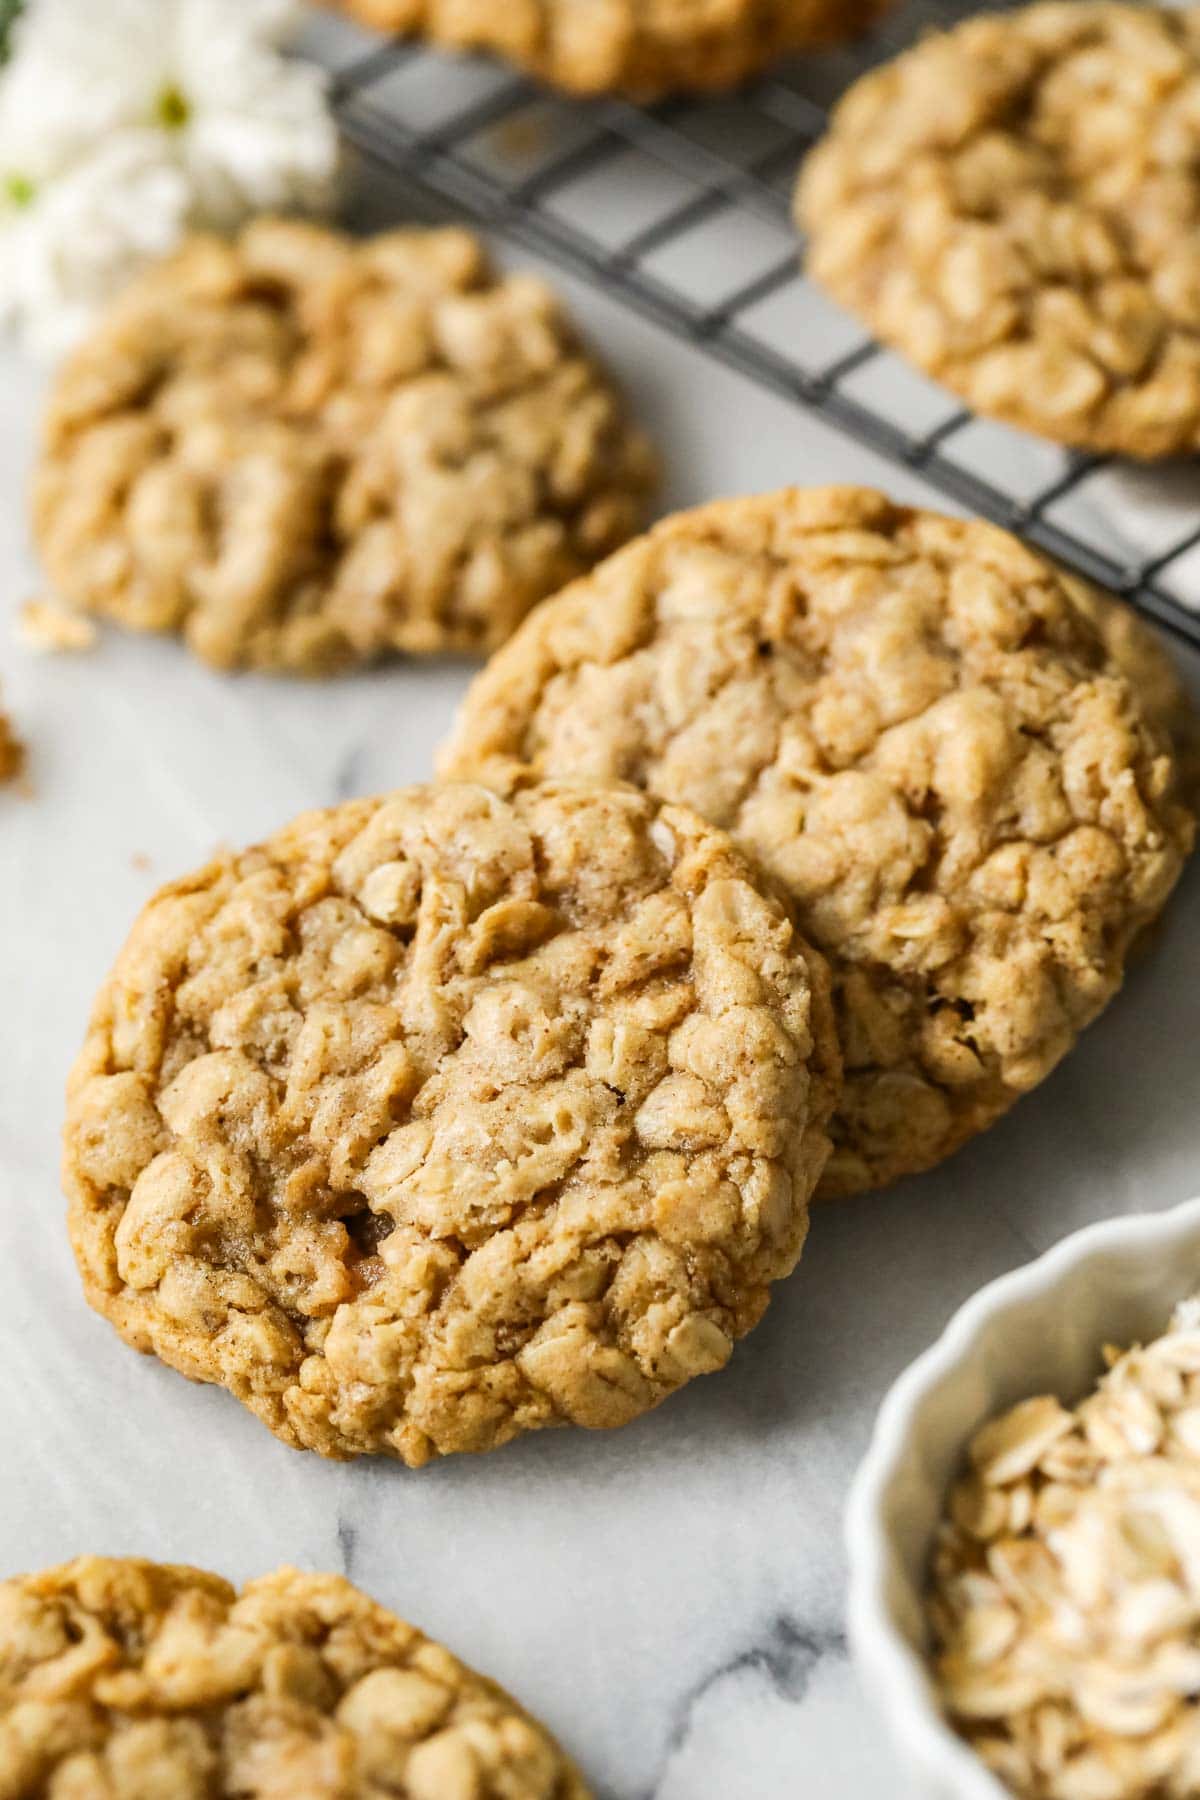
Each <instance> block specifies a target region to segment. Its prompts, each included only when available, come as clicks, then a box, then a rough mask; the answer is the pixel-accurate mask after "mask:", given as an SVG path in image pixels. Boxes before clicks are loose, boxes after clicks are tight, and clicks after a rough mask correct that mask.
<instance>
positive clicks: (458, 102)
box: [335, 0, 1200, 646]
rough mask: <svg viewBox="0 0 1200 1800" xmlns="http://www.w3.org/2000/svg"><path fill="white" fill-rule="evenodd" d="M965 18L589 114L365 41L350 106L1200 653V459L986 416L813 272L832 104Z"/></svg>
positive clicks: (608, 284) (479, 66) (504, 213)
mask: <svg viewBox="0 0 1200 1800" xmlns="http://www.w3.org/2000/svg"><path fill="white" fill-rule="evenodd" d="M497 4H498V5H503V4H504V0H497ZM964 10H970V9H969V8H964V7H963V6H962V4H961V3H960V4H957V5H954V4H951V3H950V0H910V4H907V5H905V6H902V7H901V8H900V9H899V10H898V11H897V12H896V13H894V14H893V15H892V16H891V19H890V20H889V22H888V23H887V24H886V25H885V26H884V28H882V29H881V30H880V31H878V32H877V33H876V34H875V35H874V37H873V38H871V39H870V40H869V41H868V42H867V43H866V44H865V45H860V46H857V47H855V48H853V49H852V50H849V51H840V52H834V53H829V54H825V55H822V56H816V57H809V58H804V59H801V60H800V61H798V62H797V63H795V64H793V65H790V66H788V67H787V68H786V69H785V70H783V71H780V72H777V73H773V74H772V75H770V76H769V77H768V78H766V79H765V80H763V81H761V82H759V83H757V84H756V85H754V86H753V87H752V88H750V89H748V90H747V91H745V92H744V93H742V94H739V95H736V96H733V97H723V98H720V99H716V100H706V101H697V100H672V101H668V102H665V103H663V104H660V105H657V106H653V107H650V108H646V109H642V108H638V107H635V106H632V105H628V104H626V103H624V102H622V101H617V100H600V101H595V102H587V103H582V102H579V101H571V100H567V99H565V98H560V97H557V96H553V95H551V94H549V93H547V92H546V91H544V90H542V89H539V88H537V87H535V86H534V85H532V84H531V83H529V82H527V81H525V80H523V79H520V78H517V77H514V76H513V75H512V73H511V71H507V70H505V69H504V68H503V67H501V66H499V65H496V64H493V63H489V62H485V61H475V60H471V59H452V58H445V57H440V56H437V55H434V54H432V53H431V52H429V51H427V50H424V49H421V48H419V47H418V46H416V45H414V44H412V43H401V42H383V43H381V44H380V45H379V47H378V48H371V47H370V46H369V45H368V44H366V43H365V42H364V43H362V44H358V45H357V53H356V54H354V55H352V56H351V57H350V59H349V60H348V61H346V60H345V59H344V58H343V59H342V61H341V66H340V67H338V69H337V73H336V81H335V94H336V100H337V107H338V113H339V117H340V119H341V123H342V126H343V129H344V131H345V133H346V135H347V137H348V138H349V139H350V140H351V141H352V143H354V144H355V145H356V147H357V148H358V149H359V150H360V151H361V152H362V153H363V154H364V155H365V156H366V157H368V158H369V159H371V160H372V161H374V162H376V163H378V164H380V165H382V166H384V167H386V168H387V169H389V170H390V171H392V172H394V173H396V174H399V175H402V176H403V177H404V179H405V180H407V181H409V182H411V183H412V184H414V186H416V187H417V188H419V189H421V190H424V191H425V192H426V193H427V194H430V195H432V196H434V197H435V198H436V199H437V200H439V201H441V202H447V201H448V202H450V203H451V204H452V205H453V207H454V208H455V210H456V211H457V212H459V213H461V214H464V215H466V216H468V217H470V218H472V219H474V220H476V221H478V222H479V223H481V224H483V225H484V226H486V227H489V228H491V229H494V230H497V231H499V232H501V233H504V234H506V235H507V236H509V237H511V238H513V239H515V240H517V241H519V242H520V243H522V244H524V245H525V246H526V247H528V248H530V249H533V250H535V251H538V252H540V253H542V254H544V255H546V256H548V257H549V258H551V259H552V260H555V261H557V262H558V263H559V264H561V265H563V266H565V267H567V268H569V269H570V270H572V271H573V272H574V273H576V274H578V275H581V276H583V277H584V278H585V279H587V280H589V281H591V282H592V283H594V284H596V285H597V286H599V287H601V288H603V289H605V290H607V291H609V292H611V293H613V294H614V295H616V296H618V297H619V298H621V299H623V300H624V301H626V302H627V303H628V304H629V305H630V306H632V307H634V308H636V309H637V310H639V311H640V312H642V313H643V314H646V315H648V316H649V317H651V318H652V319H654V320H656V321H658V322H659V323H660V324H661V325H663V326H664V327H666V328H667V329H668V330H671V331H673V332H675V333H677V334H679V335H680V336H682V337H684V338H687V339H689V340H690V341H692V342H693V343H695V344H698V345H700V346H702V347H703V348H704V349H705V350H706V351H708V352H709V353H710V354H711V355H713V356H714V357H717V358H719V359H720V360H721V361H723V362H725V363H728V364H730V365H732V366H733V367H734V368H736V369H739V370H741V371H742V372H743V373H744V374H746V375H748V376H750V377H752V378H753V379H754V380H756V381H758V382H760V383H762V384H764V385H765V386H766V387H768V388H771V389H773V390H774V391H776V392H777V393H779V394H782V395H784V396H785V397H787V398H789V399H791V400H794V401H796V402H798V403H800V404H802V405H804V406H807V407H811V408H813V409H814V410H816V411H817V412H819V413H820V414H822V415H823V416H824V417H826V418H827V419H829V420H830V421H832V422H833V423H834V424H835V425H838V426H841V427H842V428H843V429H845V430H846V431H848V432H849V433H851V434H852V435H853V436H855V437H857V438H859V439H861V440H862V441H863V442H864V443H867V444H869V445H870V446H871V447H872V448H873V449H875V450H877V451H880V452H882V453H883V454H884V455H886V456H889V457H891V458H892V459H893V460H894V461H897V462H900V463H902V464H905V465H907V466H908V467H910V468H913V469H918V470H920V472H921V473H922V474H923V475H924V476H926V477H927V478H928V479H929V480H930V481H931V482H932V483H934V484H935V485H936V486H938V487H940V488H941V489H942V490H943V491H945V492H946V493H947V494H950V495H952V496H953V497H955V498H956V499H957V500H958V501H960V502H961V503H962V504H963V505H965V506H967V507H969V508H970V509H971V510H972V511H974V512H976V513H979V514H981V515H983V516H985V517H988V518H991V519H993V520H995V521H996V522H997V523H998V524H1001V525H1006V526H1008V527H1010V528H1011V529H1014V530H1017V531H1019V532H1021V533H1022V534H1023V535H1024V536H1026V537H1028V538H1030V539H1031V540H1033V541H1035V542H1037V543H1038V544H1040V545H1041V546H1042V547H1043V548H1045V549H1046V550H1047V551H1049V552H1050V553H1051V554H1052V555H1054V556H1055V557H1057V558H1058V559H1059V560H1060V561H1062V562H1064V563H1066V564H1068V565H1069V566H1071V567H1073V568H1075V569H1077V570H1079V571H1080V572H1081V573H1082V574H1084V575H1087V576H1089V577H1091V578H1092V579H1093V580H1095V581H1098V582H1100V583H1102V584H1103V585H1104V586H1106V587H1108V588H1110V589H1112V590H1113V591H1115V592H1118V593H1121V594H1123V595H1125V596H1126V597H1127V598H1128V599H1130V600H1131V601H1132V602H1133V603H1134V604H1135V605H1137V606H1138V607H1139V608H1140V609H1141V610H1143V611H1145V612H1147V613H1149V614H1150V615H1152V616H1153V617H1155V618H1156V619H1158V620H1159V621H1160V622H1161V623H1162V624H1164V625H1166V626H1167V627H1169V628H1170V629H1171V630H1173V631H1174V632H1176V633H1177V634H1178V635H1180V636H1182V637H1184V638H1186V639H1188V640H1190V641H1191V642H1192V643H1193V644H1196V645H1198V646H1200V463H1191V462H1189V463H1186V464H1182V463H1181V464H1176V465H1168V466H1165V467H1156V468H1145V467H1138V466H1134V465H1130V464H1121V463H1119V462H1115V461H1113V460H1112V459H1107V458H1099V457H1087V456H1075V455H1070V454H1068V453H1066V452H1064V451H1062V450H1059V449H1058V448H1056V447H1055V446H1053V445H1049V444H1046V443H1043V442H1041V441H1039V440H1037V439H1034V438H1030V437H1026V436H1024V435H1023V434H1020V433H1017V432H1014V431H1010V430H1008V429H1007V428H1005V427H1002V426H998V425H996V424H994V423H991V422H988V421H984V420H981V419H978V418H976V417H974V416H973V415H972V414H970V413H969V412H966V411H964V410H963V409H962V407H961V406H960V405H959V404H958V402H957V401H955V400H954V399H953V397H952V396H950V395H949V394H947V393H946V392H945V391H944V390H942V389H940V388H938V387H936V386H935V385H934V384H933V383H931V382H929V381H927V380H925V378H924V377H922V376H920V375H918V374H917V373H915V372H914V371H913V370H911V369H909V368H908V367H907V366H906V365H905V364H903V363H901V362H900V361H899V360H898V359H897V358H895V357H894V356H892V355H891V353H890V352H888V351H886V350H884V349H882V348H881V347H880V346H879V345H878V344H876V343H874V342H873V341H872V340H871V339H870V338H869V337H868V336H867V335H866V333H865V332H864V331H863V329H862V328H861V327H860V326H859V325H858V324H857V323H856V322H855V321H854V320H852V319H851V318H849V317H848V316H847V315H846V314H844V313H842V312H841V311H839V310H838V309H837V308H836V307H834V306H833V305H832V304H831V303H830V302H829V301H827V300H826V299H825V298H824V296H823V295H822V294H821V293H820V292H819V291H818V290H817V289H816V288H815V287H813V286H812V284H810V283H809V282H808V281H807V280H806V279H805V278H804V275H803V273H802V271H801V268H800V264H799V259H798V256H797V241H796V237H795V232H794V228H793V226H792V224H791V220H790V197H791V190H792V186H793V183H794V180H795V175H796V170H797V168H798V166H799V163H800V160H801V158H802V156H803V155H804V153H805V151H806V150H807V149H808V147H809V146H810V145H811V144H812V143H813V142H814V140H815V139H816V138H817V137H818V136H819V135H820V133H821V131H822V130H823V129H824V125H825V120H826V116H827V111H828V107H829V104H830V103H831V101H833V100H834V99H836V97H837V95H838V94H839V93H840V92H841V91H843V89H844V88H845V87H846V86H847V85H848V83H849V82H850V81H851V80H852V79H853V78H854V77H855V76H856V75H857V74H858V73H860V72H861V70H862V69H864V68H865V67H866V66H868V64H869V63H870V62H872V61H876V60H878V59H879V58H880V57H882V56H886V55H890V54H892V53H893V52H894V51H895V50H896V49H897V48H898V47H899V46H900V45H901V44H903V43H904V42H907V41H910V40H911V39H912V38H913V37H914V36H915V35H916V34H917V33H918V32H919V31H920V30H921V29H922V28H923V27H925V26H927V25H928V24H930V23H945V22H947V20H948V18H951V17H953V16H955V15H958V14H961V13H962V12H963V11H964Z"/></svg>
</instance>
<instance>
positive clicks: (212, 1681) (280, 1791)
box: [0, 1556, 587, 1800]
mask: <svg viewBox="0 0 1200 1800" xmlns="http://www.w3.org/2000/svg"><path fill="white" fill-rule="evenodd" d="M0 1792H3V1793H4V1795H5V1796H6V1797H7V1800H25V1797H28V1800H35V1796H40V1795H53V1796H54V1797H55V1800H101V1796H103V1797H104V1800H150V1796H157V1797H158V1800H201V1796H203V1797H204V1800H219V1797H220V1800H224V1797H225V1796H229V1797H230V1800H232V1796H234V1795H250V1794H255V1795H261V1796H267V1795H278V1796H280V1797H281V1800H282V1796H284V1795H291V1796H300V1795H303V1796H304V1800H376V1797H380V1800H381V1797H382V1796H384V1795H391V1796H395V1797H396V1800H451V1796H461V1797H462V1800H467V1797H468V1796H469V1797H470V1800H587V1789H586V1788H585V1787H584V1784H583V1781H582V1779H581V1777H580V1776H579V1774H578V1773H577V1772H576V1771H575V1769H573V1768H572V1766H571V1764H570V1763H569V1762H568V1761H567V1759H566V1757H565V1756H564V1755H563V1753H562V1751H561V1750H560V1749H559V1748H558V1746H557V1744H556V1743H555V1742H554V1740H553V1739H552V1738H551V1737H550V1736H549V1734H548V1733H547V1732H546V1731H545V1730H543V1728H542V1727H541V1726H540V1725H538V1724H537V1723H536V1722H535V1721H534V1720H533V1719H531V1718H530V1717H529V1716H528V1714H527V1713H525V1712H524V1711H522V1709H521V1708H520V1707H519V1706H518V1705H517V1703H516V1701H515V1700H511V1699H510V1698H509V1696H508V1695H507V1694H506V1693H504V1691H503V1690H502V1689H501V1688H498V1687H497V1686H496V1685H495V1683H494V1682H491V1681H488V1680H486V1679H485V1678H484V1677H483V1676H482V1675H476V1674H475V1673H474V1671H473V1670H471V1669H468V1668H464V1666H463V1664H462V1663H460V1662H459V1661H458V1660H457V1659H456V1658H455V1657H453V1656H451V1654H450V1652H449V1651H448V1650H444V1649H443V1648H442V1647H441V1645H440V1644H434V1643H431V1642H430V1641H429V1639H428V1638H426V1637H423V1636H422V1634H421V1633H420V1632H419V1631H416V1630H415V1629H414V1628H413V1627H412V1626H411V1625H406V1624H405V1623H404V1621H403V1620H402V1619H398V1618H397V1617H396V1616H395V1614H394V1613H390V1612H387V1611H386V1610H385V1609H384V1608H383V1607H382V1606H377V1605H376V1603H375V1602H374V1601H373V1600H369V1599H368V1598H367V1596H366V1595H365V1594H362V1593H360V1592H359V1591H358V1589H357V1588H354V1587H351V1585H350V1583H349V1582H348V1581H343V1580H342V1578H341V1577H340V1576H338V1575H302V1574H301V1573H300V1571H299V1570H298V1569H280V1570H278V1571H277V1573H275V1574H274V1575H264V1576H262V1577H261V1578H260V1579H259V1580H257V1581H251V1582H248V1583H247V1585H246V1586H245V1587H244V1588H243V1590H242V1592H241V1593H240V1594H239V1593H238V1592H237V1591H236V1590H235V1589H234V1588H233V1587H231V1586H230V1584H229V1582H227V1581H223V1580H222V1579H221V1578H220V1576H218V1575H209V1574H206V1573H205V1572H204V1571H203V1570H201V1569H189V1568H183V1567H180V1566H178V1565H173V1564H164V1563H152V1562H142V1561H137V1560H134V1559H132V1558H130V1559H121V1558H109V1557H101V1556H81V1557H78V1558H77V1559H76V1560H75V1561H74V1562H70V1563H65V1564H64V1565H63V1566H62V1567H60V1568H57V1569H48V1570H46V1571H45V1572H44V1573H42V1574H40V1575H18V1576H17V1577H15V1578H14V1579H13V1580H10V1581H5V1582H0Z"/></svg>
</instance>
